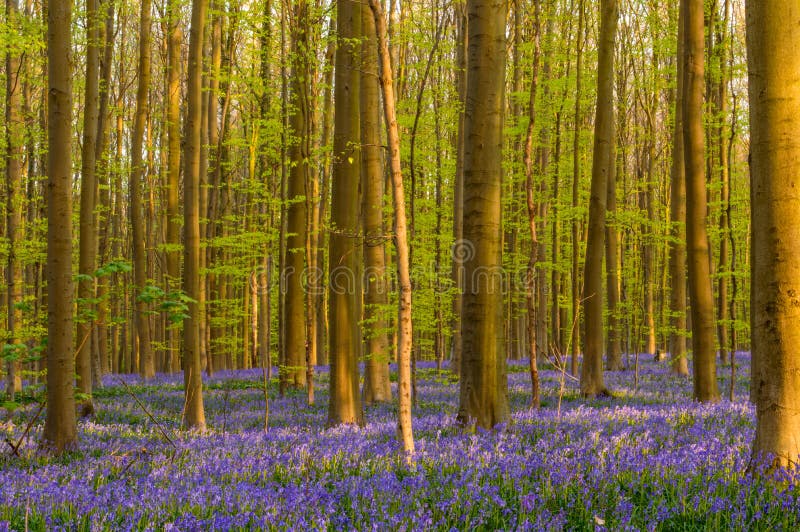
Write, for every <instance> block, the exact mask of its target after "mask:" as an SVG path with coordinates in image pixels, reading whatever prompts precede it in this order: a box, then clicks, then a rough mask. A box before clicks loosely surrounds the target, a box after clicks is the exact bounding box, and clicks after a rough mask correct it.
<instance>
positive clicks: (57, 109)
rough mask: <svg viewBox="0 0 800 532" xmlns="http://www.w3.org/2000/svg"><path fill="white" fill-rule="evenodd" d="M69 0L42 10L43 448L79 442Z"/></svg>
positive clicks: (57, 450)
mask: <svg viewBox="0 0 800 532" xmlns="http://www.w3.org/2000/svg"><path fill="white" fill-rule="evenodd" d="M71 19H72V11H71V2H70V1H69V0H65V1H52V0H51V2H50V3H49V5H48V9H47V58H48V61H47V77H48V90H47V138H48V145H49V149H48V151H47V175H48V182H47V188H46V190H47V196H46V197H47V338H48V341H47V416H46V418H45V424H44V431H43V432H42V447H44V448H46V449H48V450H51V451H53V452H55V453H61V452H63V451H65V450H68V449H70V448H73V447H75V446H77V444H78V434H77V426H76V419H75V395H74V386H73V382H74V375H75V362H74V358H73V352H74V351H73V349H74V348H75V344H74V343H73V334H72V325H73V314H72V313H73V285H72V127H71V126H72V119H71V114H72V72H71V69H70V64H71V63H70V51H71V42H70V41H71V39H70V28H71V27H72V24H71Z"/></svg>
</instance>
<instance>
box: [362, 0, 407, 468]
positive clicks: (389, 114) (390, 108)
mask: <svg viewBox="0 0 800 532" xmlns="http://www.w3.org/2000/svg"><path fill="white" fill-rule="evenodd" d="M369 5H370V7H371V8H372V12H373V15H374V16H375V27H376V30H377V37H378V46H379V51H380V60H381V87H382V88H383V109H384V115H385V119H386V129H387V133H388V137H389V154H390V161H391V174H392V192H393V197H394V207H395V211H394V233H395V245H396V246H397V274H398V281H399V283H400V298H399V303H398V311H397V315H398V323H399V328H400V334H399V338H398V346H397V352H398V355H397V366H398V373H399V375H398V403H399V405H398V406H399V407H398V410H399V411H398V420H397V433H398V435H399V437H400V440H401V442H402V443H403V450H404V451H405V452H406V456H407V457H408V459H409V460H410V458H411V455H412V454H413V453H414V435H413V433H412V429H411V347H412V345H411V340H412V338H413V334H412V328H411V326H412V322H411V268H410V260H409V248H408V234H407V229H406V227H407V222H406V201H405V192H404V190H403V175H402V171H401V167H400V134H399V128H398V126H397V117H396V116H395V98H394V83H393V80H392V63H391V56H390V54H389V45H388V42H387V37H386V18H385V17H384V15H383V12H382V10H381V7H380V4H379V3H378V0H369Z"/></svg>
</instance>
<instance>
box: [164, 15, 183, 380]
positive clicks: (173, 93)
mask: <svg viewBox="0 0 800 532" xmlns="http://www.w3.org/2000/svg"><path fill="white" fill-rule="evenodd" d="M167 17H168V22H167V24H168V30H167V31H168V37H167V152H168V154H167V190H166V203H167V253H166V256H167V289H168V291H170V292H174V291H176V290H177V289H178V288H179V287H180V282H181V264H180V254H181V253H180V246H181V235H180V231H181V220H180V207H179V204H178V201H179V198H178V189H179V187H180V184H179V183H180V173H181V124H180V121H181V41H182V38H183V37H182V34H183V32H182V31H181V25H180V3H179V2H178V0H170V1H169V4H168V14H167ZM167 349H168V352H169V356H168V359H169V367H170V371H173V372H176V371H178V370H180V367H181V361H180V351H179V350H180V337H179V333H178V330H177V329H174V328H170V329H169V344H168V346H167Z"/></svg>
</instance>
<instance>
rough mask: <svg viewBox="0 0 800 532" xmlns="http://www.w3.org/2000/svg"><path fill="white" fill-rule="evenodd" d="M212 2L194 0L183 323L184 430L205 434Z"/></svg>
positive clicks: (188, 93) (185, 156)
mask: <svg viewBox="0 0 800 532" xmlns="http://www.w3.org/2000/svg"><path fill="white" fill-rule="evenodd" d="M207 9H208V0H192V22H191V28H190V30H189V68H188V72H187V74H188V75H187V81H188V84H187V91H186V97H187V112H186V126H185V132H186V143H185V147H184V150H185V151H184V154H183V160H184V174H183V179H184V182H183V191H184V192H183V238H184V247H183V261H184V266H183V291H184V292H185V293H186V295H187V296H188V297H189V298H191V300H190V301H189V304H188V306H189V312H188V314H189V317H188V318H187V319H186V320H184V323H183V379H184V381H183V382H184V418H183V427H184V428H186V429H196V430H200V431H203V430H205V427H206V417H205V411H204V408H203V375H202V372H203V368H202V365H201V359H200V355H201V353H200V346H201V342H202V338H201V329H200V320H201V316H200V313H201V312H202V308H201V306H200V289H201V288H200V283H201V277H200V266H201V257H200V253H201V251H200V202H199V197H200V151H201V149H202V145H201V129H202V120H203V118H202V115H203V111H202V107H203V104H202V86H203V81H202V77H203V76H202V73H203V33H204V26H205V19H206V11H207Z"/></svg>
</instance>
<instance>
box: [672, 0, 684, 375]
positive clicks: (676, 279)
mask: <svg viewBox="0 0 800 532" xmlns="http://www.w3.org/2000/svg"><path fill="white" fill-rule="evenodd" d="M685 6H686V4H685V3H684V2H681V3H680V8H679V12H678V61H677V76H676V85H677V89H676V91H675V118H674V124H673V134H672V166H671V169H670V181H671V187H670V204H669V205H670V222H671V224H672V230H671V234H672V238H673V240H672V243H671V244H670V247H669V278H670V304H669V308H670V313H671V319H670V333H669V354H670V358H671V359H672V372H673V373H676V374H678V375H689V364H688V361H687V359H686V163H685V158H684V150H683V83H684V77H685V73H684V71H685V68H686V63H685V62H684V61H683V56H684V49H685V46H686V44H685V37H684V34H685V31H686V24H685V20H686V9H685Z"/></svg>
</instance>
